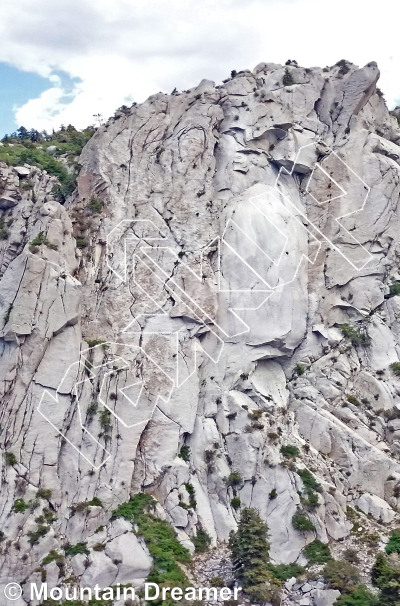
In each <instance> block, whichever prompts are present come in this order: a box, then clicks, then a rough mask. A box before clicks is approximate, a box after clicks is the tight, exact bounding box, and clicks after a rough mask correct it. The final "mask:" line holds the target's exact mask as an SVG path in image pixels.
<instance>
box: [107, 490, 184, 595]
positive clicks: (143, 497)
mask: <svg viewBox="0 0 400 606" xmlns="http://www.w3.org/2000/svg"><path fill="white" fill-rule="evenodd" d="M155 504H156V501H155V499H153V497H152V496H150V495H148V494H146V493H139V494H136V495H135V496H133V497H131V498H130V500H129V501H128V502H126V503H122V505H120V506H119V507H118V508H117V509H116V510H115V511H114V513H113V517H114V518H115V517H120V516H121V517H124V518H125V519H127V520H129V521H130V522H131V523H132V524H136V527H137V533H138V534H139V535H141V536H142V537H143V538H144V541H145V543H146V546H147V548H148V550H149V552H150V554H151V556H152V557H153V569H152V571H151V573H150V575H149V576H148V577H147V581H148V582H151V583H156V584H157V585H162V584H165V585H168V586H170V587H184V586H186V584H187V583H188V581H187V578H186V576H185V573H184V571H183V570H182V568H181V567H180V566H179V562H183V563H189V562H190V554H189V552H188V550H187V549H186V548H185V547H183V545H181V544H180V542H179V541H178V539H177V538H176V537H175V533H174V531H173V529H172V528H171V526H170V525H169V524H168V522H167V521H166V520H160V519H159V518H157V517H156V516H155V515H153V513H152V511H153V510H154V506H155ZM156 603H157V602H156Z"/></svg>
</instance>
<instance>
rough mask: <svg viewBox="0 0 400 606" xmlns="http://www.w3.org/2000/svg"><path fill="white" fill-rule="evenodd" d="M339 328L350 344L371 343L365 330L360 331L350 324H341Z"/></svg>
mask: <svg viewBox="0 0 400 606" xmlns="http://www.w3.org/2000/svg"><path fill="white" fill-rule="evenodd" d="M340 330H341V331H342V335H343V336H344V337H346V338H347V339H349V341H350V342H351V344H352V345H370V344H371V339H370V337H369V336H368V334H367V333H366V332H365V331H361V330H359V329H358V328H356V327H354V326H351V325H350V324H342V325H341V327H340Z"/></svg>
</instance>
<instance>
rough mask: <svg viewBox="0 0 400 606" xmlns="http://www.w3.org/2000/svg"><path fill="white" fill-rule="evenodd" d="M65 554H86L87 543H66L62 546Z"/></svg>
mask: <svg viewBox="0 0 400 606" xmlns="http://www.w3.org/2000/svg"><path fill="white" fill-rule="evenodd" d="M64 551H65V555H67V556H76V555H78V554H83V555H88V554H89V549H88V548H87V543H77V544H76V545H70V544H69V543H67V544H66V545H65V546H64Z"/></svg>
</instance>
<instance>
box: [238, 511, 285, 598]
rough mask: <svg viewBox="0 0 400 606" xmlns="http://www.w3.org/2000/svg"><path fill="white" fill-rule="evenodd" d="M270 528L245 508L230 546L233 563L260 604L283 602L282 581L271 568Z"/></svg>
mask: <svg viewBox="0 0 400 606" xmlns="http://www.w3.org/2000/svg"><path fill="white" fill-rule="evenodd" d="M267 532H268V526H267V525H266V524H265V522H263V521H262V519H261V518H260V515H259V513H258V511H257V510H256V509H254V508H250V507H245V508H244V509H243V510H242V513H241V516H240V521H239V525H238V530H237V532H236V533H231V536H230V540H229V547H230V549H231V551H232V558H233V564H234V567H235V570H236V574H237V576H238V578H239V579H240V582H241V583H242V585H243V588H244V589H245V591H246V593H248V594H249V596H250V597H251V598H252V599H253V600H255V601H257V602H267V601H270V602H272V603H273V604H279V603H280V591H279V590H280V587H281V584H280V582H279V581H278V580H277V579H276V578H274V577H273V574H272V572H271V570H270V568H269V543H268V541H267Z"/></svg>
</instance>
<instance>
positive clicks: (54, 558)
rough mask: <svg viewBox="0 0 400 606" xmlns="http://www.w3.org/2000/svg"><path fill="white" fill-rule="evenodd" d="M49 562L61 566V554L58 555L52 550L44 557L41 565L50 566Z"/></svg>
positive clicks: (62, 559)
mask: <svg viewBox="0 0 400 606" xmlns="http://www.w3.org/2000/svg"><path fill="white" fill-rule="evenodd" d="M51 562H56V563H57V564H62V563H63V562H64V556H63V555H62V554H61V553H58V552H57V551H55V550H54V549H52V550H51V551H50V552H49V553H48V554H47V556H45V557H44V558H43V560H42V564H43V565H45V564H50V563H51Z"/></svg>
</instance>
